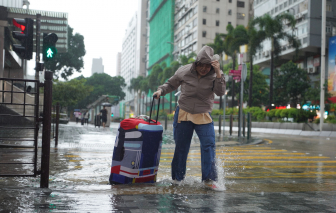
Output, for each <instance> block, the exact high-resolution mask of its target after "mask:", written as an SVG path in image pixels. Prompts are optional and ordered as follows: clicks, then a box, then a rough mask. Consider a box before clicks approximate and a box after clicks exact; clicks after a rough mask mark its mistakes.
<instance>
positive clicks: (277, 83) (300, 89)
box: [274, 61, 310, 106]
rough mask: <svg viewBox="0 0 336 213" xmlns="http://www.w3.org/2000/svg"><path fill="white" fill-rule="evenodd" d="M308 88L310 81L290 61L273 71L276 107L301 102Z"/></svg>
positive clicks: (304, 72)
mask: <svg viewBox="0 0 336 213" xmlns="http://www.w3.org/2000/svg"><path fill="white" fill-rule="evenodd" d="M308 88H310V79H309V77H308V74H307V72H306V71H304V70H303V69H300V68H298V67H297V65H296V64H295V63H293V62H292V61H290V62H288V63H285V64H283V65H282V66H281V68H280V70H279V69H277V70H275V74H274V89H275V94H276V95H275V98H274V102H275V104H276V105H287V104H288V103H290V104H291V105H294V106H296V104H298V103H300V102H301V101H302V97H304V95H305V93H306V91H307V90H308Z"/></svg>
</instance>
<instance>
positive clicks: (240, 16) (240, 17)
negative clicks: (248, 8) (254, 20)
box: [237, 13, 245, 19]
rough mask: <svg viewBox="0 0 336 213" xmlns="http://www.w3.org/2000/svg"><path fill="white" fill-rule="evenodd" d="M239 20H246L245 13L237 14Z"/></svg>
mask: <svg viewBox="0 0 336 213" xmlns="http://www.w3.org/2000/svg"><path fill="white" fill-rule="evenodd" d="M237 19H245V13H237Z"/></svg>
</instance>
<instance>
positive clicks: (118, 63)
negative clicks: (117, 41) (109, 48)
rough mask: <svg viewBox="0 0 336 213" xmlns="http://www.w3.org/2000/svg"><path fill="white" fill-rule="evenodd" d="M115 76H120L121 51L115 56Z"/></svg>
mask: <svg viewBox="0 0 336 213" xmlns="http://www.w3.org/2000/svg"><path fill="white" fill-rule="evenodd" d="M116 62H117V63H116V64H117V65H116V76H120V73H121V53H120V52H119V53H117V57H116Z"/></svg>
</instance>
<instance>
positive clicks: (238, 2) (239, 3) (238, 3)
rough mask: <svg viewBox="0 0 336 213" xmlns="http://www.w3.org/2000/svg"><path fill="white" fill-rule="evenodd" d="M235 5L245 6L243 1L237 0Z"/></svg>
mask: <svg viewBox="0 0 336 213" xmlns="http://www.w3.org/2000/svg"><path fill="white" fill-rule="evenodd" d="M237 7H245V2H243V1H237Z"/></svg>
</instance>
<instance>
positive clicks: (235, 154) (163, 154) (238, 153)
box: [161, 152, 305, 157]
mask: <svg viewBox="0 0 336 213" xmlns="http://www.w3.org/2000/svg"><path fill="white" fill-rule="evenodd" d="M166 155H167V156H172V155H174V153H161V157H162V156H166ZM190 155H201V153H199V152H198V153H189V154H188V156H190ZM216 155H233V156H238V155H274V153H254V152H251V153H240V152H236V153H232V152H229V153H216ZM277 155H305V153H277Z"/></svg>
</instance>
